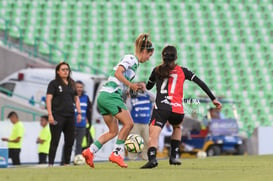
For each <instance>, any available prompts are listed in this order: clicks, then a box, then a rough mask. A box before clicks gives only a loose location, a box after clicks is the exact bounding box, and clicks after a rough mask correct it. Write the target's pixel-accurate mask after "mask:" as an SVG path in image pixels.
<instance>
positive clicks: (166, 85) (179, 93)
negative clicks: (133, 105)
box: [147, 65, 195, 114]
mask: <svg viewBox="0 0 273 181" xmlns="http://www.w3.org/2000/svg"><path fill="white" fill-rule="evenodd" d="M194 77H195V74H194V73H193V72H191V71H190V70H188V69H187V68H185V67H180V66H178V65H177V66H176V67H175V68H174V69H173V70H171V72H170V77H169V78H165V79H160V78H159V77H158V76H157V75H156V72H155V68H154V69H153V71H152V73H151V76H150V78H149V82H148V84H147V89H151V88H152V87H153V85H154V84H156V89H157V94H156V105H155V108H156V109H164V110H169V111H172V112H175V113H180V114H183V113H184V109H183V85H184V81H185V80H193V78H194Z"/></svg>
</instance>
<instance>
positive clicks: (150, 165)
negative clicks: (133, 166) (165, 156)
mask: <svg viewBox="0 0 273 181" xmlns="http://www.w3.org/2000/svg"><path fill="white" fill-rule="evenodd" d="M157 165H158V163H157V160H156V159H153V160H151V161H148V162H147V163H146V164H145V165H143V166H142V167H140V168H141V169H148V168H155V167H157Z"/></svg>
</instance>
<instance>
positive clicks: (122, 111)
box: [82, 34, 154, 168]
mask: <svg viewBox="0 0 273 181" xmlns="http://www.w3.org/2000/svg"><path fill="white" fill-rule="evenodd" d="M153 51H154V48H153V46H152V42H151V41H150V38H149V35H148V34H140V35H139V36H138V37H137V39H136V41H135V54H134V55H125V56H124V57H123V59H122V60H121V62H120V63H118V65H117V66H116V67H115V68H114V71H113V73H112V75H111V76H110V77H109V78H108V81H107V82H106V83H105V84H104V85H103V87H102V88H101V90H100V93H99V96H98V99H97V102H98V108H99V111H100V113H101V114H102V115H103V119H104V121H105V123H106V125H107V126H108V128H109V131H108V132H106V133H104V134H103V135H101V136H100V137H99V138H98V140H96V141H95V142H94V143H93V144H92V145H91V146H90V148H87V149H85V150H84V151H83V152H82V155H83V156H84V158H85V160H86V163H87V164H88V165H89V166H90V167H93V168H94V163H93V158H94V154H95V153H96V152H98V151H99V150H100V148H101V147H102V146H103V144H105V143H106V142H108V141H109V140H111V139H113V138H114V137H115V136H117V135H118V139H117V142H116V144H115V146H114V149H113V152H112V154H111V155H110V157H109V161H111V162H113V163H116V164H118V165H119V166H120V167H124V168H127V164H126V163H124V161H123V157H122V155H123V154H124V142H125V139H126V138H127V136H128V134H129V133H130V131H131V129H132V128H133V120H132V118H131V115H130V113H129V111H128V110H127V108H126V105H125V104H124V102H123V100H122V92H123V91H124V90H126V89H127V88H126V87H128V88H130V89H132V90H134V91H137V90H140V89H142V87H139V84H136V83H132V82H131V81H132V80H133V79H134V77H135V75H136V71H137V68H138V66H139V63H144V62H146V61H148V60H149V58H150V57H151V56H152V54H153ZM118 120H119V121H120V122H121V123H122V124H123V127H122V129H121V130H120V131H119V128H118Z"/></svg>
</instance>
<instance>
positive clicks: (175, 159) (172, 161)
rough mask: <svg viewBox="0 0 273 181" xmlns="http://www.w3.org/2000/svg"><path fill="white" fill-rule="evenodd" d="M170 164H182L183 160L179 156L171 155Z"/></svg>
mask: <svg viewBox="0 0 273 181" xmlns="http://www.w3.org/2000/svg"><path fill="white" fill-rule="evenodd" d="M169 164H170V165H181V160H180V159H178V158H174V157H170V160H169Z"/></svg>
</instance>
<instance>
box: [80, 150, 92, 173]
mask: <svg viewBox="0 0 273 181" xmlns="http://www.w3.org/2000/svg"><path fill="white" fill-rule="evenodd" d="M82 156H83V157H84V158H85V162H86V164H87V165H89V166H90V167H92V168H94V167H95V166H94V162H93V159H94V154H93V153H92V152H91V151H90V149H89V148H87V149H85V150H83V152H82Z"/></svg>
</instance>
